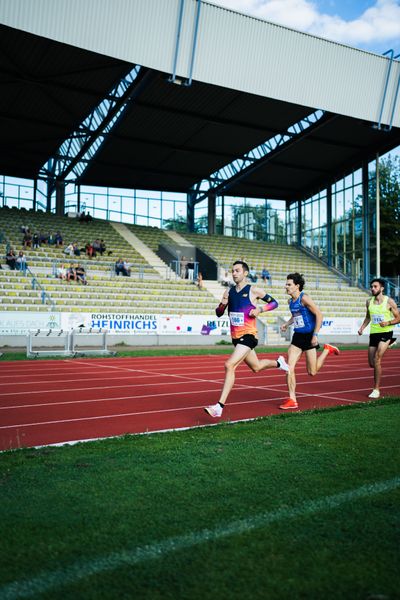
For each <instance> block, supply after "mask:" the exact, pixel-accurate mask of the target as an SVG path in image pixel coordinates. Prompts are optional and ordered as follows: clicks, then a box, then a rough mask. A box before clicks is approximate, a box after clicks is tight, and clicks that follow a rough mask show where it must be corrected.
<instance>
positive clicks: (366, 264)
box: [362, 161, 371, 288]
mask: <svg viewBox="0 0 400 600" xmlns="http://www.w3.org/2000/svg"><path fill="white" fill-rule="evenodd" d="M368 183H369V181H368V162H367V161H364V162H363V164H362V188H363V192H362V193H363V203H362V229H363V277H362V282H363V285H364V287H366V288H367V287H368V286H369V280H370V269H371V258H370V232H369V189H368V187H369V186H368Z"/></svg>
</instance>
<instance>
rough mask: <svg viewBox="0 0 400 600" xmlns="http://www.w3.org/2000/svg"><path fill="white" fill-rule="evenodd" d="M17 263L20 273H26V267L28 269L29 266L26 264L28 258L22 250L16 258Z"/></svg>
mask: <svg viewBox="0 0 400 600" xmlns="http://www.w3.org/2000/svg"><path fill="white" fill-rule="evenodd" d="M15 263H16V267H17V269H18V271H24V273H25V271H26V267H27V266H28V265H27V263H26V256H25V254H24V253H23V252H22V250H20V251H19V252H18V256H17V258H16V260H15Z"/></svg>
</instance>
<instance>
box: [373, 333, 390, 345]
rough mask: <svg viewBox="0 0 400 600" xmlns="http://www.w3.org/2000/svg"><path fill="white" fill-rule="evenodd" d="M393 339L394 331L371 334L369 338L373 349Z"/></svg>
mask: <svg viewBox="0 0 400 600" xmlns="http://www.w3.org/2000/svg"><path fill="white" fill-rule="evenodd" d="M392 337H393V331H382V333H371V334H370V336H369V345H370V346H372V347H373V348H377V347H378V346H379V342H388V341H389V340H391V339H392Z"/></svg>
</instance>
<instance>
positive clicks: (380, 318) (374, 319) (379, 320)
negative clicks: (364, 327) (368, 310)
mask: <svg viewBox="0 0 400 600" xmlns="http://www.w3.org/2000/svg"><path fill="white" fill-rule="evenodd" d="M384 320H385V319H384V318H383V315H372V323H373V324H374V325H378V324H379V323H382V321H384Z"/></svg>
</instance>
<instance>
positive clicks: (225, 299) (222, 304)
mask: <svg viewBox="0 0 400 600" xmlns="http://www.w3.org/2000/svg"><path fill="white" fill-rule="evenodd" d="M228 297H229V290H225V292H224V295H223V296H222V300H221V302H220V303H219V304H218V306H217V308H216V309H215V314H216V315H217V317H222V315H223V314H224V312H225V309H226V307H227V306H228Z"/></svg>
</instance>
